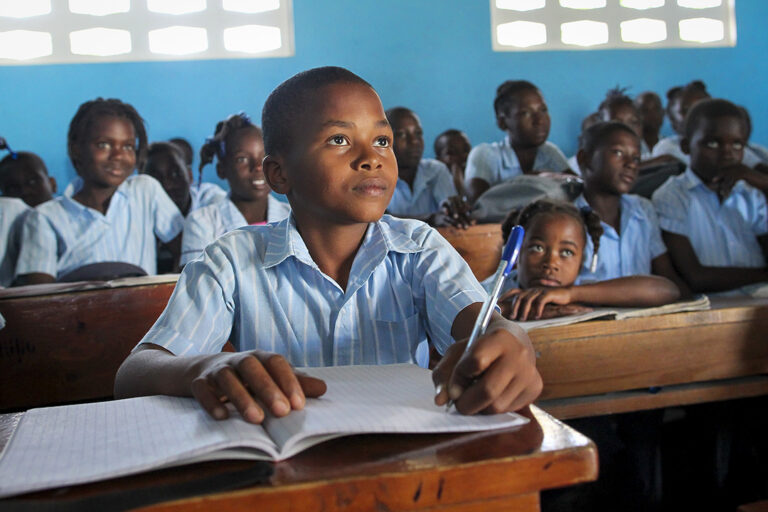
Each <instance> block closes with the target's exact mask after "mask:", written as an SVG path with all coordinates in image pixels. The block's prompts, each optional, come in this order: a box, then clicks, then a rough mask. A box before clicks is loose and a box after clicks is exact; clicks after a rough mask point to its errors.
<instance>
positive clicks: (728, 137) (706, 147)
mask: <svg viewBox="0 0 768 512" xmlns="http://www.w3.org/2000/svg"><path fill="white" fill-rule="evenodd" d="M746 142H747V140H746V126H744V121H743V120H742V119H740V118H739V117H735V116H725V117H715V118H712V119H707V118H701V119H700V120H699V122H698V124H697V126H696V127H695V129H694V131H693V134H691V138H690V139H683V140H682V143H681V146H682V149H683V151H685V152H686V153H688V154H689V155H690V156H691V169H693V172H695V173H696V174H697V175H698V176H699V177H700V178H701V180H702V181H703V182H704V183H707V184H709V182H710V181H711V180H712V178H715V177H717V176H719V175H720V174H721V173H722V172H723V170H724V169H726V168H728V167H730V166H733V165H736V164H738V163H741V158H742V157H743V156H744V145H745V144H746Z"/></svg>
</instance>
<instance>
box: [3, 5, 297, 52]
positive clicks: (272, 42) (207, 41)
mask: <svg viewBox="0 0 768 512" xmlns="http://www.w3.org/2000/svg"><path fill="white" fill-rule="evenodd" d="M293 53H294V47H293V9H292V0H53V1H52V0H24V1H19V0H0V65H14V64H52V63H70V62H116V61H146V60H178V59H219V58H224V59H236V58H254V57H288V56H291V55H293Z"/></svg>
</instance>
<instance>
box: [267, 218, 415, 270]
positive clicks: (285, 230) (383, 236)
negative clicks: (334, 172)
mask: <svg viewBox="0 0 768 512" xmlns="http://www.w3.org/2000/svg"><path fill="white" fill-rule="evenodd" d="M267 237H268V238H267V251H266V253H265V255H264V267H265V268H269V267H274V266H276V265H278V264H280V263H282V262H283V261H285V260H286V259H287V258H288V257H289V256H293V257H295V258H296V259H298V260H299V261H301V262H302V263H305V264H306V265H309V266H311V267H315V268H317V265H316V264H315V262H314V261H313V260H312V257H311V256H310V254H309V250H308V249H307V246H306V244H305V243H304V239H303V238H301V235H300V234H299V231H298V230H297V229H296V219H295V217H294V216H293V212H291V214H290V215H289V216H288V217H286V218H285V219H283V220H282V221H280V222H278V223H277V224H275V225H274V227H273V228H272V229H270V230H269V234H268V235H267ZM421 250H422V247H421V246H420V245H419V244H417V243H416V242H414V241H413V240H412V239H411V238H410V237H408V236H406V235H404V234H402V233H399V232H397V231H394V230H393V229H392V228H391V226H390V225H389V223H388V222H387V221H384V220H379V221H377V222H372V223H370V224H369V225H368V229H367V230H366V232H365V237H364V238H363V243H362V245H361V246H360V249H359V250H358V253H357V254H358V257H355V260H358V259H361V260H363V261H371V262H374V261H375V262H376V263H378V261H380V260H382V259H383V258H384V257H385V256H386V254H387V253H388V252H389V251H393V252H399V253H415V252H420V251H421ZM359 256H362V257H359Z"/></svg>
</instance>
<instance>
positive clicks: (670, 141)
mask: <svg viewBox="0 0 768 512" xmlns="http://www.w3.org/2000/svg"><path fill="white" fill-rule="evenodd" d="M681 139H682V137H681V136H680V135H672V136H671V137H666V138H663V139H661V140H660V141H659V142H657V143H656V145H655V146H653V154H652V155H653V156H654V157H656V156H661V155H672V156H673V157H675V158H677V159H678V160H680V161H681V162H683V163H684V164H685V165H691V157H690V155H686V154H685V153H683V150H682V149H681V148H680V140H681ZM765 156H766V157H768V155H765ZM741 163H743V164H744V165H746V166H747V167H749V168H753V167H755V166H756V165H758V164H761V163H762V164H766V163H768V161H766V160H764V159H763V155H762V154H761V150H760V146H757V145H754V144H751V143H749V144H747V145H746V146H745V147H744V156H742V157H741Z"/></svg>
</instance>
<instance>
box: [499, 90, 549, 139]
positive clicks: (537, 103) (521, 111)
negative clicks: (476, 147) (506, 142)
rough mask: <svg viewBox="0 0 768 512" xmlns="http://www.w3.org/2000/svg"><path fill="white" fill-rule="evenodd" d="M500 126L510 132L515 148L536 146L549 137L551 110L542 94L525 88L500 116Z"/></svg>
mask: <svg viewBox="0 0 768 512" xmlns="http://www.w3.org/2000/svg"><path fill="white" fill-rule="evenodd" d="M498 123H499V127H500V128H501V129H502V130H504V131H506V132H507V133H509V137H510V142H511V143H512V146H513V147H515V148H523V149H526V148H534V147H539V146H541V145H542V144H544V142H546V140H547V137H549V125H550V119H549V111H548V110H547V104H546V103H545V102H544V98H542V96H541V94H540V93H539V92H538V91H535V90H525V91H522V92H520V93H518V94H517V101H515V102H514V103H513V104H512V105H511V106H510V107H509V109H508V110H507V112H505V113H502V114H501V115H500V116H499V117H498Z"/></svg>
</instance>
